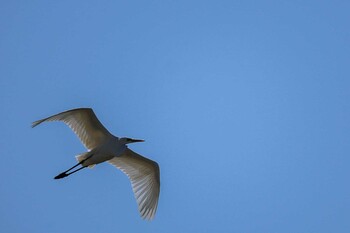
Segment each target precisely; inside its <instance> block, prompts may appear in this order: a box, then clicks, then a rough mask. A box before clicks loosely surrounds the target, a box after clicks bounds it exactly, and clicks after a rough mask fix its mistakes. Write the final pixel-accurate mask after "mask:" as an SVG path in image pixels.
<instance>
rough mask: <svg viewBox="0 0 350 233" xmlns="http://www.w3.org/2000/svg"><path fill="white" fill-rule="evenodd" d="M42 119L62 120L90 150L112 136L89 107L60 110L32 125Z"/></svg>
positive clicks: (33, 125)
mask: <svg viewBox="0 0 350 233" xmlns="http://www.w3.org/2000/svg"><path fill="white" fill-rule="evenodd" d="M44 121H63V122H64V123H65V124H66V125H68V126H69V127H70V128H71V129H72V130H73V131H74V133H75V134H76V135H77V136H78V137H79V139H80V141H81V142H82V143H83V144H84V145H85V147H86V148H87V149H89V150H92V149H93V148H95V147H96V146H98V145H100V143H102V142H103V141H104V140H106V139H107V138H109V137H111V136H112V135H111V133H109V132H108V130H107V129H106V128H105V127H104V126H103V125H102V124H101V122H100V121H99V120H98V119H97V117H96V115H95V113H94V111H93V110H92V109H91V108H77V109H72V110H68V111H65V112H61V113H58V114H56V115H53V116H50V117H48V118H45V119H41V120H38V121H35V122H33V123H32V127H35V126H37V125H39V124H40V123H42V122H44Z"/></svg>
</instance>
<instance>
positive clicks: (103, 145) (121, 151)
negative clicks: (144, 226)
mask: <svg viewBox="0 0 350 233" xmlns="http://www.w3.org/2000/svg"><path fill="white" fill-rule="evenodd" d="M45 121H63V122H64V123H65V124H67V125H68V126H69V127H70V128H71V129H72V130H73V131H74V132H75V133H76V134H77V136H78V137H79V138H80V140H81V142H82V143H83V144H84V145H85V147H86V148H87V149H88V151H87V152H85V153H83V154H80V155H78V156H76V158H77V160H78V164H77V165H75V166H73V167H72V168H70V169H68V170H67V171H65V172H62V173H61V174H59V175H58V176H56V177H55V179H60V178H63V177H66V176H68V175H70V174H72V173H74V172H77V171H79V170H81V169H82V168H85V167H93V166H94V165H96V164H99V163H102V162H105V161H108V162H109V163H111V164H112V165H114V166H116V167H117V168H119V169H120V170H121V171H123V172H124V173H125V174H126V175H127V176H128V177H129V179H130V181H131V185H132V188H133V191H134V194H135V198H136V200H137V203H138V207H139V212H140V215H141V217H142V218H145V219H148V220H151V219H153V217H154V215H155V212H156V209H157V205H158V198H159V191H160V177H159V166H158V164H157V163H156V162H154V161H152V160H150V159H147V158H145V157H143V156H141V155H139V154H137V153H135V152H133V151H132V150H130V149H129V148H128V147H127V145H126V144H128V143H133V142H142V141H143V140H138V139H131V138H119V137H116V136H114V135H112V134H111V133H109V132H108V130H107V129H106V128H105V127H104V126H103V125H102V124H101V122H100V121H99V120H98V119H97V117H96V115H95V114H94V112H93V110H92V109H90V108H79V109H72V110H69V111H66V112H62V113H59V114H56V115H53V116H51V117H48V118H45V119H42V120H38V121H35V122H33V124H32V127H35V126H37V125H39V124H40V123H42V122H45ZM79 165H81V166H82V167H81V168H79V169H77V170H75V171H72V172H70V173H68V172H69V171H70V170H72V169H73V168H75V167H77V166H79Z"/></svg>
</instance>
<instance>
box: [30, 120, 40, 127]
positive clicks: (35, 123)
mask: <svg viewBox="0 0 350 233" xmlns="http://www.w3.org/2000/svg"><path fill="white" fill-rule="evenodd" d="M41 122H43V120H38V121H34V122H32V125H31V127H32V128H34V127H35V126H37V125H39V124H40V123H41Z"/></svg>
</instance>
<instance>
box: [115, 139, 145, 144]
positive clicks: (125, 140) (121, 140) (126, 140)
mask: <svg viewBox="0 0 350 233" xmlns="http://www.w3.org/2000/svg"><path fill="white" fill-rule="evenodd" d="M119 141H120V142H121V143H123V144H129V143H134V142H144V141H145V140H142V139H134V138H120V139H119Z"/></svg>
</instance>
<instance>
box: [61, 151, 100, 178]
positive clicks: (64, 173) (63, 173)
mask: <svg viewBox="0 0 350 233" xmlns="http://www.w3.org/2000/svg"><path fill="white" fill-rule="evenodd" d="M92 156H93V154H92V155H90V156H89V157H87V158H86V159H84V160H82V161H80V162H79V163H77V164H76V165H74V166H73V167H71V168H69V169H68V170H66V171H64V172H62V173H60V174H59V175H57V176H55V178H54V179H62V178H64V177H66V176H69V175H71V174H73V173H75V172H77V171H80V170H81V169H83V168H86V167H81V168H79V169H77V170H75V171H72V172H70V173H67V172H69V171H70V170H72V169H73V168H76V167H77V166H79V165H81V164H83V163H84V162H85V161H86V160H88V159H90V158H91V157H92Z"/></svg>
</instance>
